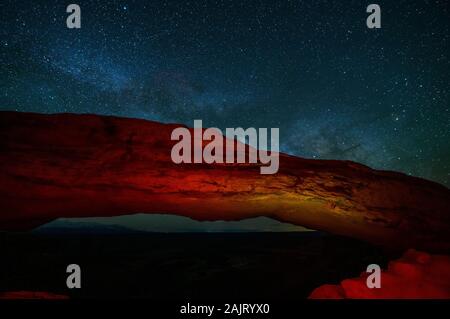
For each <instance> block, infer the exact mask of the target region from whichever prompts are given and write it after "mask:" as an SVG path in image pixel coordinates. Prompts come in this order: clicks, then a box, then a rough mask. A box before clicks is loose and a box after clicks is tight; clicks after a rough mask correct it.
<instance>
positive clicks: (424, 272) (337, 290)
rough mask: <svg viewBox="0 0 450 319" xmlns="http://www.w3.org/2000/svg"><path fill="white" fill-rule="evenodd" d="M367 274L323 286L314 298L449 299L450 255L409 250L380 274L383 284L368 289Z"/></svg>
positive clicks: (312, 295)
mask: <svg viewBox="0 0 450 319" xmlns="http://www.w3.org/2000/svg"><path fill="white" fill-rule="evenodd" d="M367 275H368V274H367V273H365V272H364V273H362V274H361V276H360V277H359V278H352V279H345V280H343V281H342V282H341V284H340V285H323V286H320V287H319V288H316V289H315V290H314V291H313V292H312V293H311V295H310V298H311V299H342V298H350V299H366V298H367V299H401V298H403V299H424V298H428V299H429V298H432V299H450V256H444V255H429V254H427V253H423V252H418V251H415V250H408V251H407V252H406V253H405V254H404V255H403V257H402V258H400V259H398V260H395V261H392V262H390V263H389V266H388V269H387V270H386V271H383V272H382V273H381V287H380V288H372V289H369V288H368V287H367V285H366V278H367Z"/></svg>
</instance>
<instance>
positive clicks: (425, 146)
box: [0, 0, 450, 186]
mask: <svg viewBox="0 0 450 319" xmlns="http://www.w3.org/2000/svg"><path fill="white" fill-rule="evenodd" d="M447 1H448V0H439V1H410V0H408V1H399V0H396V1H373V2H375V3H378V4H379V5H380V6H381V10H382V28H381V29H368V28H367V27H366V17H367V16H368V14H367V13H366V6H367V5H368V4H370V3H373V2H370V1H337V0H334V1H318V0H314V1H313V0H309V1H300V0H295V1H282V0H280V1H273V0H270V1H244V0H240V1H156V0H152V1H77V0H74V1H72V2H69V1H17V0H7V1H5V0H3V1H2V2H1V4H0V13H1V19H0V20H1V21H0V26H1V27H0V33H1V37H0V41H1V42H0V45H1V47H0V61H1V65H0V72H1V78H0V88H1V89H0V109H2V110H17V111H33V112H43V113H57V112H75V113H96V114H111V115H118V116H126V117H138V118H145V119H152V120H157V121H162V122H179V123H185V124H187V125H189V126H192V125H193V120H194V119H202V120H203V125H204V126H216V127H219V128H222V129H224V128H226V127H239V126H240V127H244V128H246V127H279V128H280V144H281V149H282V151H284V152H288V153H291V154H295V155H299V156H303V157H309V158H321V159H349V160H353V161H357V162H361V163H364V164H366V165H369V166H371V167H374V168H379V169H388V170H398V171H402V172H404V173H407V174H412V175H415V176H421V177H425V178H428V179H431V180H435V181H438V182H440V183H443V184H445V185H447V186H448V185H450V149H449V138H450V133H449V132H450V111H449V108H450V105H449V104H450V103H449V102H450V98H449V97H450V96H449V93H450V90H449V83H450V82H449V78H450V61H449V56H448V54H449V50H450V49H449V48H450V47H449V43H450V35H449V34H450V33H449V25H450V14H449V7H450V6H449V5H448V2H447ZM73 2H74V3H77V4H79V5H80V6H81V21H82V22H81V23H82V27H81V29H68V28H67V27H66V17H67V16H68V14H67V13H66V6H67V5H68V4H70V3H73Z"/></svg>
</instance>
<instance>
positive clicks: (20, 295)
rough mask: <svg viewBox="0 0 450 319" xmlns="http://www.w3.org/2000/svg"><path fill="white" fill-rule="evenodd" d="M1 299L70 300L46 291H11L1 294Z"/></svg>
mask: <svg viewBox="0 0 450 319" xmlns="http://www.w3.org/2000/svg"><path fill="white" fill-rule="evenodd" d="M0 299H54V300H56V299H58V300H59V299H69V297H68V296H64V295H58V294H53V293H50V292H46V291H10V292H1V293H0Z"/></svg>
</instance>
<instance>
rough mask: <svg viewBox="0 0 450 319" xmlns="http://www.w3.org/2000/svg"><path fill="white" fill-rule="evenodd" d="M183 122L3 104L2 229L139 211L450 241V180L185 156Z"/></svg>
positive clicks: (342, 166) (409, 240)
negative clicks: (181, 155) (180, 159)
mask: <svg viewBox="0 0 450 319" xmlns="http://www.w3.org/2000/svg"><path fill="white" fill-rule="evenodd" d="M179 126H180V125H174V124H161V123H157V122H151V121H145V120H137V119H127V118H116V117H106V116H97V115H74V114H57V115H44V114H32V113H17V112H0V163H1V165H0V229H4V230H24V229H30V228H33V227H36V226H38V225H41V224H43V223H46V222H48V221H51V220H53V219H55V218H58V217H84V216H116V215H123V214H134V213H168V214H178V215H183V216H189V217H191V218H194V219H197V220H240V219H243V218H250V217H255V216H267V217H272V218H275V219H278V220H280V221H285V222H290V223H293V224H297V225H302V226H305V227H308V228H312V229H318V230H323V231H327V232H331V233H335V234H340V235H347V236H351V237H355V238H359V239H362V240H367V241H370V242H373V243H377V244H378V243H379V244H384V245H389V246H394V247H400V248H402V247H403V248H407V247H416V248H418V249H434V250H446V249H449V248H450V191H449V189H447V188H446V187H444V186H442V185H439V184H437V183H434V182H430V181H427V180H423V179H419V178H415V177H411V176H407V175H404V174H400V173H395V172H387V171H377V170H373V169H370V168H369V167H366V166H363V165H360V164H357V163H353V162H349V161H325V160H308V159H303V158H298V157H294V156H289V155H286V154H280V163H279V165H280V169H279V171H278V173H277V174H275V175H261V174H260V169H259V168H260V167H259V165H258V164H205V163H203V164H178V165H177V164H174V163H173V162H172V161H171V158H170V154H171V149H172V146H173V145H174V143H175V142H174V141H171V139H170V136H171V132H172V131H173V129H174V128H176V127H179ZM281 133H282V132H281Z"/></svg>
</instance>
